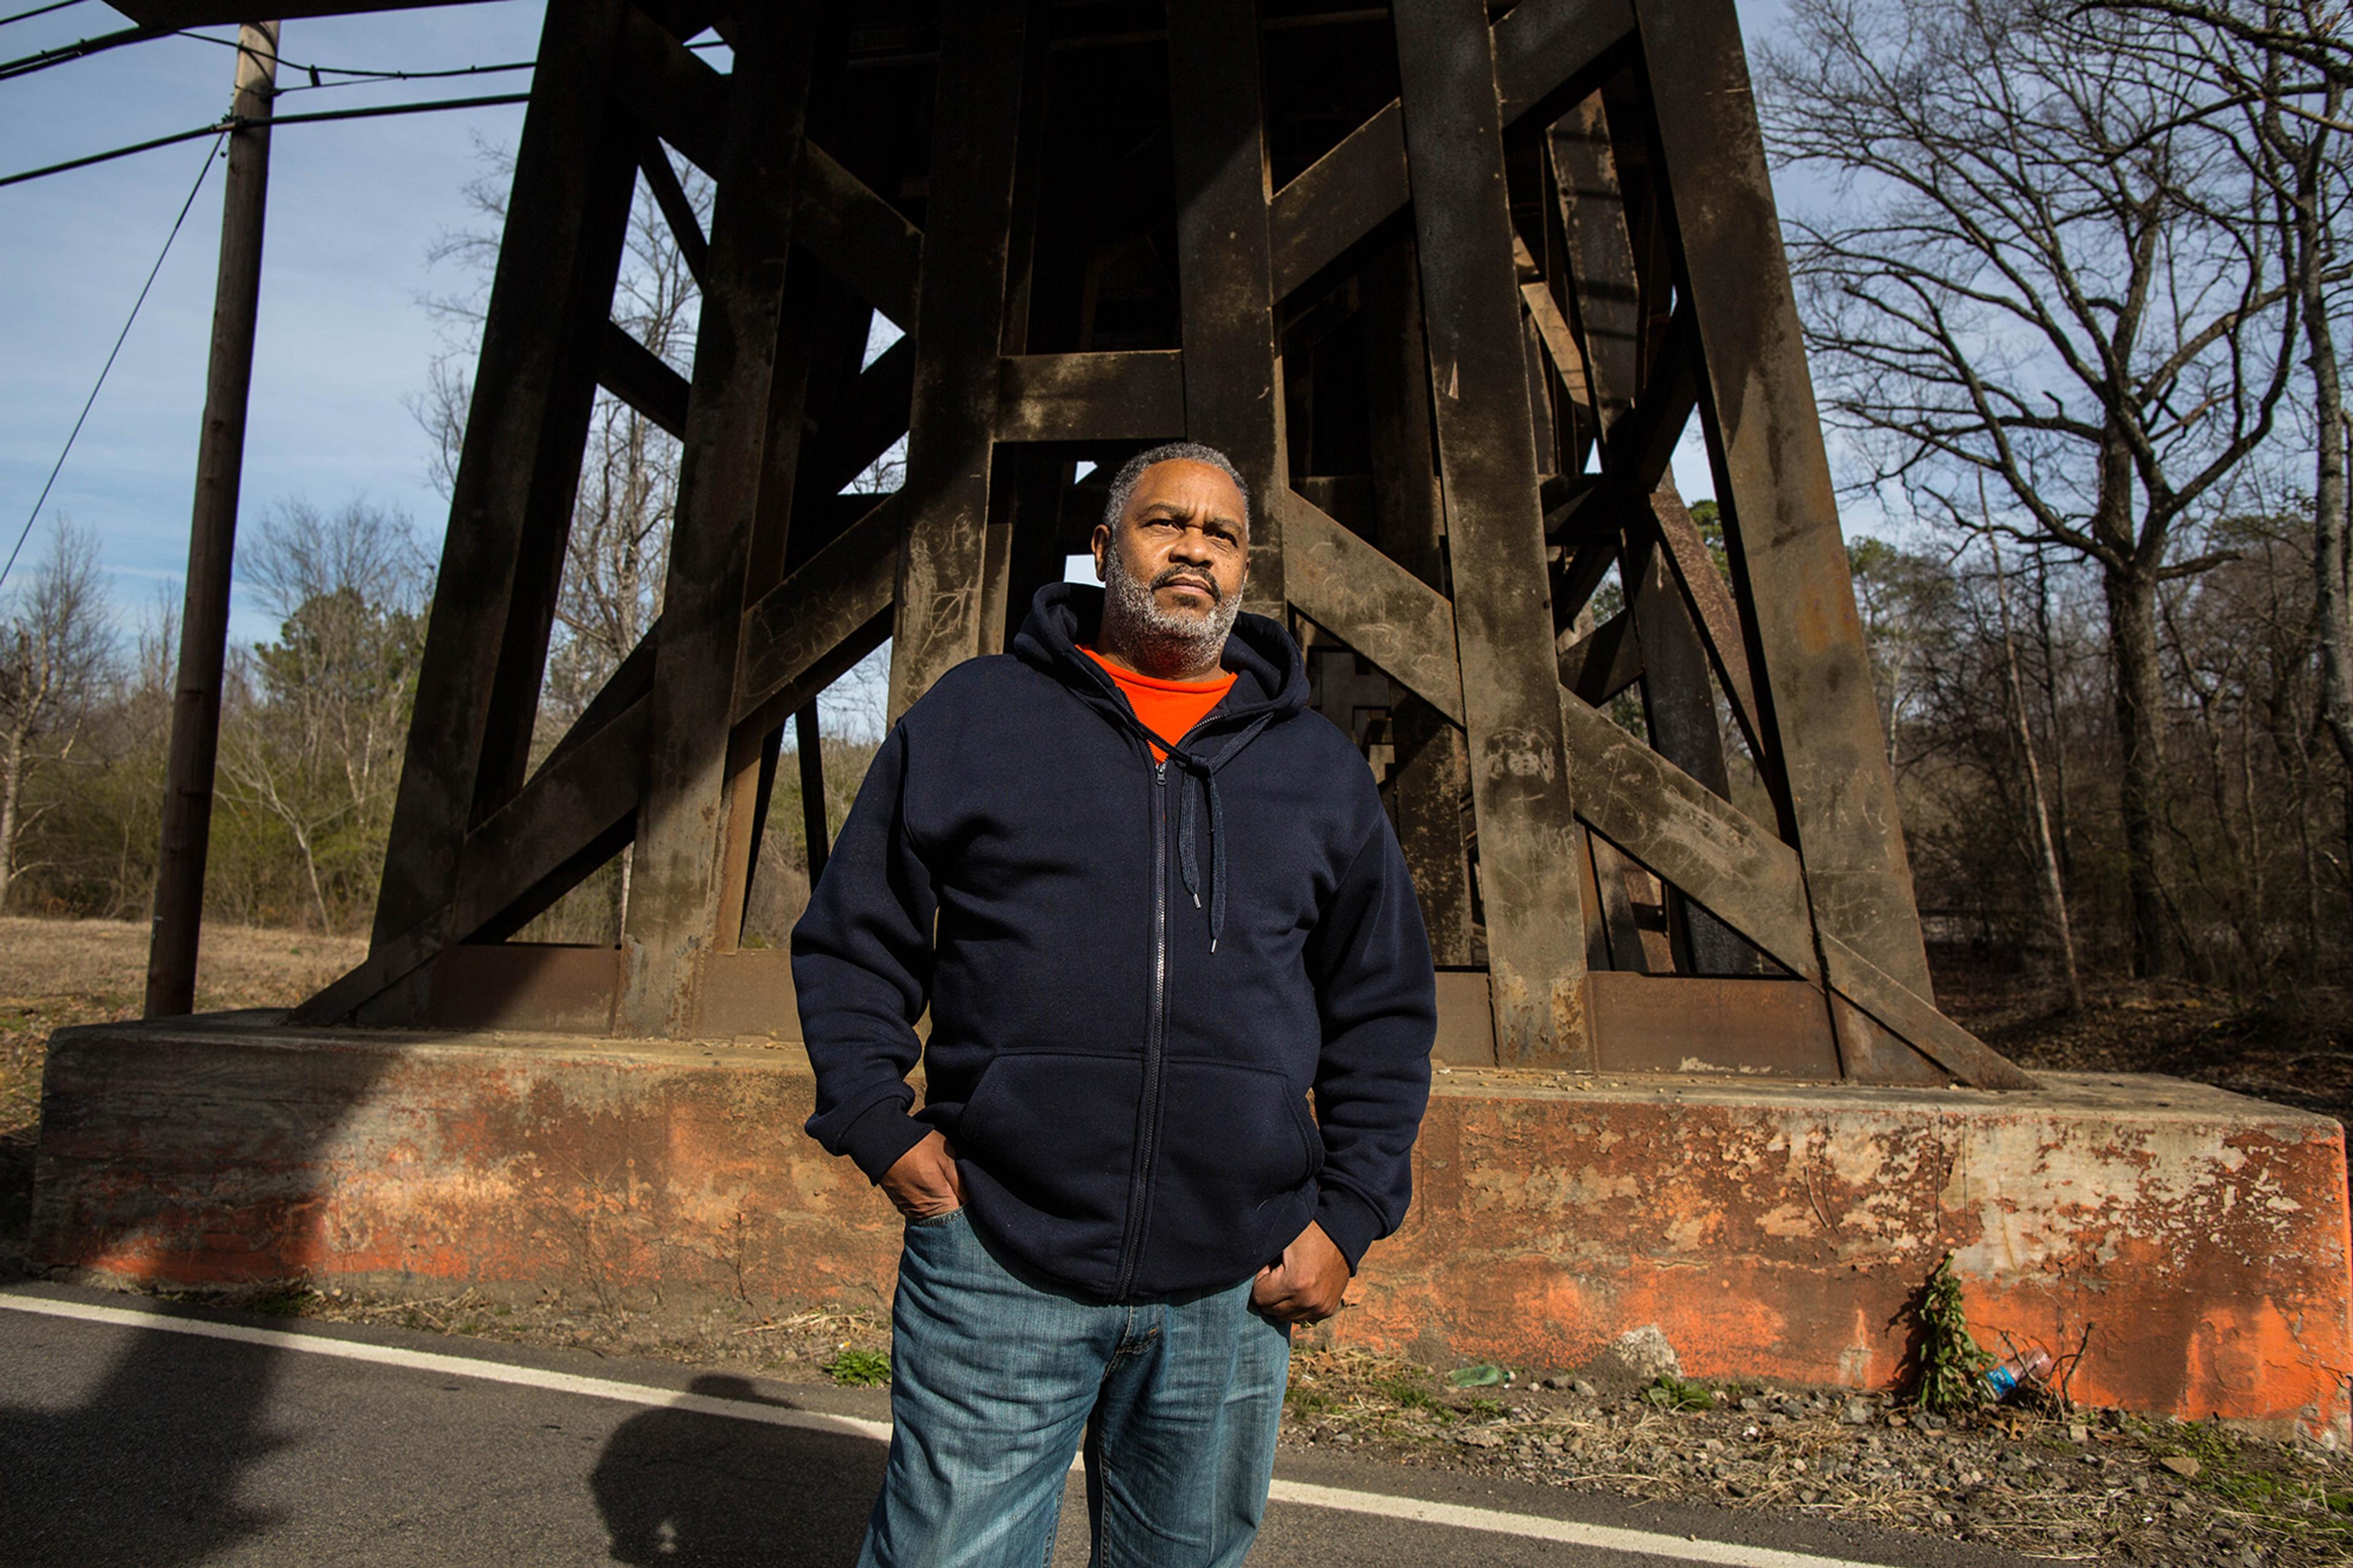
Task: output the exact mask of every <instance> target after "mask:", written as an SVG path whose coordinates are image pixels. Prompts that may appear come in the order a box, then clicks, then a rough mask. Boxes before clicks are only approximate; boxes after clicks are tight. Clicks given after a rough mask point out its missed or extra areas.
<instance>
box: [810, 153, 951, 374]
mask: <svg viewBox="0 0 2353 1568" xmlns="http://www.w3.org/2000/svg"><path fill="white" fill-rule="evenodd" d="M807 148H808V162H807V165H806V166H805V167H804V168H803V170H802V172H801V187H800V210H799V212H798V213H797V214H796V215H795V216H794V220H793V237H794V238H795V240H796V241H797V242H798V243H799V244H801V245H803V246H806V247H807V248H808V252H809V254H810V255H812V256H814V257H816V258H818V260H819V261H821V262H823V263H825V265H826V266H827V267H828V268H830V269H831V270H832V272H833V274H834V276H836V277H837V278H839V279H841V280H842V281H843V282H844V283H847V284H849V286H850V288H852V289H856V290H857V292H858V295H859V297H860V299H862V300H865V301H866V302H867V303H868V304H870V305H871V306H873V307H874V308H875V309H876V310H880V311H881V312H882V313H883V314H884V315H886V316H888V317H890V318H891V320H892V322H893V323H895V324H896V325H897V326H898V328H899V330H900V331H907V332H912V331H914V330H915V294H916V289H917V288H918V285H919V281H920V279H922V277H923V231H922V230H921V229H919V228H917V227H916V226H914V225H913V224H911V223H909V222H908V221H907V220H906V219H905V218H904V217H902V216H900V214H899V209H898V208H896V207H894V206H892V205H891V204H890V203H888V202H886V201H884V200H883V199H882V198H881V196H878V195H875V194H874V193H873V192H872V191H871V190H868V189H867V188H866V186H865V184H863V183H862V182H860V179H859V178H858V176H857V175H855V174H851V173H850V172H849V170H847V169H845V168H843V167H842V166H841V165H840V164H839V163H836V162H835V161H834V159H833V156H832V154H830V153H828V152H826V150H825V149H824V148H822V147H820V146H818V144H817V143H816V142H808V143H807Z"/></svg>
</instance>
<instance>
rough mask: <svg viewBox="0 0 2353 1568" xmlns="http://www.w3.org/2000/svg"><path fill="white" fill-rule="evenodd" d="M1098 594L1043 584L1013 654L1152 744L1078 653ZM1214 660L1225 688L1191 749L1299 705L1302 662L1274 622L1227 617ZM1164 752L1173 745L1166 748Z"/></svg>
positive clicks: (1089, 634)
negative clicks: (1227, 679) (1227, 675)
mask: <svg viewBox="0 0 2353 1568" xmlns="http://www.w3.org/2000/svg"><path fill="white" fill-rule="evenodd" d="M1102 627H1103V590H1102V589H1101V588H1098V587H1095V586H1093V585H1092V584H1084V583H1049V584H1046V585H1045V586H1044V587H1042V588H1040V589H1039V590H1038V593H1037V596H1036V597H1034V598H1032V599H1031V600H1030V601H1029V616H1028V618H1027V619H1025V620H1024V621H1023V622H1022V623H1021V630H1020V632H1019V634H1018V636H1016V637H1014V639H1013V649H1012V651H1013V654H1014V656H1015V657H1016V658H1018V659H1020V660H1021V662H1022V663H1024V664H1026V665H1029V667H1030V668H1033V669H1038V670H1042V671H1044V672H1045V673H1046V674H1048V675H1050V676H1052V677H1053V678H1054V679H1057V680H1059V681H1060V682H1061V683H1062V684H1063V685H1065V686H1067V687H1069V688H1070V689H1071V690H1072V691H1074V692H1076V693H1077V694H1078V696H1079V698H1080V700H1082V701H1084V702H1085V703H1087V705H1088V706H1090V707H1092V708H1095V709H1098V710H1102V711H1103V714H1104V715H1105V717H1107V718H1109V719H1110V720H1111V721H1112V722H1113V724H1114V725H1116V726H1118V727H1119V728H1121V729H1124V730H1132V731H1134V732H1135V733H1136V734H1137V735H1138V736H1139V738H1142V739H1145V740H1147V741H1157V740H1158V739H1159V738H1158V737H1157V736H1154V735H1152V734H1151V733H1150V731H1146V730H1145V728H1144V727H1143V725H1142V724H1141V723H1140V722H1138V721H1137V720H1136V718H1135V715H1134V711H1133V710H1131V709H1130V708H1129V707H1128V705H1127V699H1125V698H1124V697H1122V696H1121V695H1120V694H1119V688H1118V687H1117V686H1116V685H1115V684H1113V680H1112V679H1111V677H1110V676H1108V675H1106V674H1104V673H1103V667H1102V666H1101V665H1099V664H1097V663H1096V662H1095V661H1094V660H1093V659H1091V658H1088V657H1087V656H1086V655H1084V654H1082V653H1081V652H1080V651H1079V645H1080V644H1082V643H1085V644H1088V645H1090V646H1092V644H1093V643H1094V641H1095V638H1096V636H1097V635H1098V633H1099V632H1100V631H1101V630H1102ZM1218 662H1219V665H1221V666H1223V667H1224V668H1227V669H1230V670H1232V671H1233V672H1234V676H1235V679H1234V687H1233V689H1232V690H1231V691H1229V692H1228V693H1227V694H1226V699H1225V700H1224V701H1223V702H1220V703H1219V705H1218V708H1217V710H1216V711H1215V712H1213V713H1212V714H1210V716H1209V717H1208V719H1207V720H1205V721H1203V725H1202V731H1201V732H1200V734H1199V735H1198V741H1197V748H1196V749H1197V750H1198V749H1199V748H1200V747H1205V746H1212V747H1213V746H1215V744H1216V737H1217V736H1218V735H1219V734H1221V733H1225V732H1229V731H1234V730H1238V729H1242V728H1247V727H1249V726H1250V724H1251V723H1252V722H1253V721H1268V720H1274V719H1282V718H1287V717H1289V716H1290V715H1292V714H1293V713H1297V712H1301V711H1303V710H1305V708H1306V707H1307V666H1306V665H1305V663H1304V662H1303V661H1302V660H1301V658H1300V657H1299V645H1298V644H1297V643H1294V642H1293V641H1292V640H1291V634H1290V633H1289V632H1287V631H1285V630H1284V629H1283V628H1282V624H1281V623H1280V622H1278V621H1273V620H1270V619H1269V618H1267V617H1266V616H1254V615H1251V614H1250V612H1248V611H1247V610H1245V611H1244V612H1242V614H1240V615H1239V616H1235V617H1234V629H1233V631H1232V632H1231V633H1230V634H1229V635H1228V637H1226V650H1225V652H1224V653H1223V654H1221V655H1220V656H1219V659H1218ZM1169 750H1170V754H1171V755H1172V756H1173V755H1175V754H1176V751H1177V748H1175V747H1171V748H1170V749H1169Z"/></svg>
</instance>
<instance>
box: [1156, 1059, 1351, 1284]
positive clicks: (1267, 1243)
mask: <svg viewBox="0 0 2353 1568" xmlns="http://www.w3.org/2000/svg"><path fill="white" fill-rule="evenodd" d="M1165 1070H1166V1087H1165V1089H1164V1090H1163V1099H1162V1112H1161V1136H1160V1147H1159V1152H1158V1159H1157V1161H1156V1166H1157V1168H1156V1170H1155V1179H1154V1183H1153V1194H1152V1221H1151V1231H1150V1234H1149V1237H1148V1238H1147V1240H1146V1242H1145V1251H1146V1253H1147V1255H1148V1257H1149V1258H1150V1259H1151V1264H1150V1272H1151V1273H1153V1274H1155V1275H1157V1276H1159V1277H1160V1278H1161V1279H1163V1280H1164V1281H1165V1284H1164V1288H1165V1289H1188V1288H1196V1287H1200V1288H1206V1287H1209V1286H1214V1285H1219V1284H1230V1283H1232V1282H1233V1281H1235V1280H1237V1279H1248V1278H1249V1277H1250V1274H1251V1273H1252V1272H1254V1271H1255V1270H1256V1269H1257V1268H1259V1267H1260V1266H1261V1264H1264V1263H1267V1262H1269V1261H1271V1259H1272V1258H1273V1257H1274V1256H1275V1255H1276V1254H1277V1253H1279V1252H1281V1251H1282V1248H1283V1247H1284V1246H1285V1245H1287V1244H1288V1243H1289V1242H1290V1241H1291V1240H1292V1237H1293V1235H1295V1234H1296V1233H1297V1228H1298V1226H1303V1225H1304V1224H1305V1223H1306V1220H1305V1215H1306V1213H1307V1211H1308V1207H1309V1204H1308V1200H1307V1194H1309V1193H1310V1191H1311V1190H1312V1189H1311V1188H1310V1183H1311V1182H1312V1181H1313V1180H1314V1176H1315V1173H1317V1172H1318V1171H1320V1170H1321V1169H1322V1168H1323V1164H1324V1144H1323V1140H1322V1138H1321V1137H1319V1136H1317V1135H1316V1133H1315V1131H1314V1122H1313V1121H1312V1120H1311V1119H1310V1118H1309V1116H1308V1115H1307V1105H1306V1100H1305V1099H1304V1098H1303V1096H1302V1094H1301V1092H1300V1091H1299V1089H1297V1088H1295V1087H1294V1086H1293V1084H1292V1083H1291V1081H1290V1080H1289V1079H1286V1078H1284V1077H1283V1075H1282V1074H1281V1073H1279V1072H1273V1071H1270V1070H1268V1069H1265V1068H1252V1067H1243V1066H1240V1065H1238V1064H1235V1063H1232V1062H1215V1061H1200V1060H1192V1061H1186V1060H1172V1061H1170V1062H1168V1063H1167V1064H1166V1068H1165ZM1294 1222H1295V1223H1294ZM1286 1229H1287V1230H1289V1231H1290V1233H1291V1234H1281V1233H1282V1232H1284V1231H1285V1230H1286Z"/></svg>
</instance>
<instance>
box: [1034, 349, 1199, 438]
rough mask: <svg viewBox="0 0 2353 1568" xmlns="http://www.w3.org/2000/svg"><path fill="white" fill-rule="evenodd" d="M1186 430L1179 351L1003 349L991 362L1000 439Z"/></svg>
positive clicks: (1170, 434)
mask: <svg viewBox="0 0 2353 1568" xmlns="http://www.w3.org/2000/svg"><path fill="white" fill-rule="evenodd" d="M1184 434H1185V355H1184V354H1183V353H1181V352H1179V351H1177V350H1175V349H1139V350H1131V351H1128V352H1125V353H1075V354H1008V355H1006V356H1005V358H1004V359H1003V360H1002V361H1000V362H999V363H998V366H997V439H998V440H999V441H1154V440H1175V439H1176V438H1177V437H1181V436H1183V435H1184Z"/></svg>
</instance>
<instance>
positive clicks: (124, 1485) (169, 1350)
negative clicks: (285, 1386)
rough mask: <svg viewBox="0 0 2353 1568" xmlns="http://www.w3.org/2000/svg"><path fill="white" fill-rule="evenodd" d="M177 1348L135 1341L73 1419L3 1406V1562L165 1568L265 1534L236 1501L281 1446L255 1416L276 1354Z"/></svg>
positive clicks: (164, 1340) (27, 1567) (150, 1338)
mask: <svg viewBox="0 0 2353 1568" xmlns="http://www.w3.org/2000/svg"><path fill="white" fill-rule="evenodd" d="M187 1352H188V1341H187V1340H186V1338H185V1337H184V1336H182V1335H179V1334H173V1333H140V1334H137V1335H134V1336H133V1337H132V1341H131V1343H130V1346H129V1348H128V1349H126V1350H125V1351H124V1352H122V1353H121V1355H120V1356H119V1357H118V1358H117V1359H116V1360H115V1361H114V1363H113V1364H112V1365H111V1367H110V1368H109V1369H108V1371H107V1373H106V1376H105V1378H104V1380H103V1381H102V1382H101V1383H100V1384H99V1385H98V1387H97V1388H96V1389H95V1390H94V1391H93V1392H92V1393H90V1395H89V1396H88V1397H87V1398H85V1399H83V1400H82V1401H81V1402H80V1403H79V1404H78V1405H75V1406H74V1407H73V1408H71V1409H64V1410H45V1409H39V1408H30V1409H28V1408H23V1407H17V1408H13V1409H12V1408H5V1407H0V1564H5V1565H6V1568H18V1565H19V1564H21V1565H23V1568H35V1565H39V1568H57V1565H58V1564H64V1563H71V1564H74V1565H75V1568H113V1565H115V1564H121V1565H123V1568H135V1565H145V1568H174V1565H175V1564H180V1563H200V1562H203V1561H205V1560H206V1559H207V1558H209V1557H211V1556H213V1555H214V1554H215V1553H217V1552H224V1551H225V1550H227V1549H228V1548H231V1547H234V1546H236V1545H237V1544H238V1543H240V1542H246V1541H248V1539H250V1538H252V1537H254V1536H257V1535H259V1534H260V1533H261V1532H262V1531H266V1530H268V1529H269V1527H270V1526H271V1525H272V1524H273V1523H274V1522H276V1516H275V1515H274V1514H272V1513H270V1512H269V1511H268V1510H257V1509H253V1508H250V1507H248V1506H246V1505H245V1504H244V1503H242V1502H240V1501H239V1500H238V1494H239V1492H240V1490H241V1489H242V1487H241V1483H242V1481H243V1480H244V1478H245V1477H246V1476H247V1475H248V1473H249V1472H250V1471H251V1470H252V1469H253V1468H255V1467H256V1466H258V1465H259V1464H260V1463H261V1461H262V1460H263V1459H265V1458H268V1456H269V1455H270V1454H271V1453H273V1452H275V1451H276V1450H277V1449H278V1448H279V1447H281V1445H282V1442H283V1439H281V1438H280V1437H279V1436H276V1435H274V1434H273V1433H272V1432H271V1431H269V1427H268V1424H267V1423H266V1421H265V1420H264V1419H263V1415H262V1412H263V1409H264V1406H265V1405H266V1402H267V1396H268V1394H269V1384H270V1382H271V1376H270V1374H271V1372H272V1370H273V1368H272V1363H273V1362H274V1361H275V1359H276V1352H272V1351H270V1350H269V1349H266V1348H264V1347H262V1346H259V1345H241V1344H222V1343H220V1342H212V1345H211V1347H210V1352H209V1354H208V1355H207V1356H206V1357H205V1358H203V1359H202V1360H201V1361H199V1360H195V1359H192V1358H191V1357H190V1356H189V1355H188V1353H187ZM225 1387H226V1388H227V1390H229V1391H230V1392H229V1394H228V1396H227V1397H224V1388H225Z"/></svg>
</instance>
